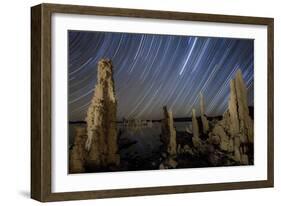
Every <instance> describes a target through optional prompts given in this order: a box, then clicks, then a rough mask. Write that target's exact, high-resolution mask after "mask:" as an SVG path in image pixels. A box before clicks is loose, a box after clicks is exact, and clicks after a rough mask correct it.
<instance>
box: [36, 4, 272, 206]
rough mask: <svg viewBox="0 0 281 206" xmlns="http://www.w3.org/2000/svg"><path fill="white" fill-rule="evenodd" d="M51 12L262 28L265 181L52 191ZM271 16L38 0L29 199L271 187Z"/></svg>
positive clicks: (53, 199) (92, 197) (43, 200)
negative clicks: (264, 38) (40, 0)
mask: <svg viewBox="0 0 281 206" xmlns="http://www.w3.org/2000/svg"><path fill="white" fill-rule="evenodd" d="M54 13H66V14H78V15H98V16H114V17H129V18H130V17H136V18H147V19H168V20H182V21H193V22H220V23H232V24H245V25H247V24H250V25H264V26H266V27H267V54H268V56H267V79H268V85H267V87H268V89H267V92H268V94H267V95H268V96H267V98H268V99H267V103H268V108H267V110H268V113H267V114H268V122H267V128H268V130H267V142H268V145H267V179H266V180H261V181H243V182H230V183H215V184H210V183H209V184H195V185H181V186H173V185H171V186H162V187H148V188H133V189H110V190H96V191H79V192H61V193H54V192H52V190H51V185H52V181H51V178H52V172H51V171H52V170H51V165H52V163H51V144H52V142H51V134H52V133H51V121H52V115H51V109H52V108H51V98H52V94H51V87H52V85H51V78H52V75H51V57H52V55H51V46H52V45H51V28H52V27H51V26H52V25H51V17H52V15H53V14H54ZM273 37H274V20H273V19H272V18H261V17H244V16H228V15H214V14H199V13H183V12H169V11H150V10H136V9H121V8H103V7H92V6H76V5H58V4H40V5H37V6H34V7H32V8H31V198H33V199H36V200H38V201H42V202H49V201H65V200H81V199H94V198H109V197H125V196H139V195H160V194H172V193H188V192H204V191H220V190H235V189H250V188H265V187H273V183H274V161H273V154H274V142H273V135H274V128H273V125H274V122H273V121H274V117H273V114H274V113H273V110H274V105H273V102H274V95H273V94H274V90H273V85H274V83H273V79H274V78H273V58H274V55H273V45H274V44H273Z"/></svg>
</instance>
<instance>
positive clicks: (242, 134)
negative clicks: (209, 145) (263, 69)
mask: <svg viewBox="0 0 281 206" xmlns="http://www.w3.org/2000/svg"><path fill="white" fill-rule="evenodd" d="M209 137H210V139H212V140H213V142H215V141H214V140H217V138H218V137H219V139H220V148H221V149H222V150H224V151H227V152H229V153H233V159H234V160H235V161H237V162H239V163H241V164H249V158H248V155H247V152H248V145H249V144H253V120H252V119H251V117H250V115H249V109H248V102H247V88H246V86H245V83H244V80H243V77H242V73H241V70H238V71H237V73H236V75H235V78H234V79H233V80H231V82H230V97H229V102H228V110H227V111H226V112H225V113H224V115H223V119H222V120H221V121H219V122H218V123H217V124H216V125H215V126H214V128H213V130H212V132H211V133H209Z"/></svg>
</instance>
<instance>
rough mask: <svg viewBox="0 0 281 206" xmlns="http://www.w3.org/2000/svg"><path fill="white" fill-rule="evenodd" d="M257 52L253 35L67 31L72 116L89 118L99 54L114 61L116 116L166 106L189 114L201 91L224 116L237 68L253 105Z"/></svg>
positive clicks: (212, 111) (149, 113)
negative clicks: (249, 37)
mask: <svg viewBox="0 0 281 206" xmlns="http://www.w3.org/2000/svg"><path fill="white" fill-rule="evenodd" d="M253 54H254V40H251V39H232V38H214V37H192V36H176V35H156V34H131V33H112V32H88V31H68V111H69V120H71V121H76V120H84V119H85V115H86V111H87V108H88V106H89V104H90V101H91V98H92V96H93V92H94V86H95V83H96V75H97V62H98V61H99V60H100V59H101V58H109V59H111V60H112V62H113V65H114V80H115V89H116V95H117V100H118V114H117V117H118V119H122V118H139V119H161V118H162V107H163V106H164V105H167V106H168V108H170V109H171V110H172V111H173V115H174V116H175V117H186V116H190V114H191V110H192V108H195V109H196V110H197V111H198V109H199V93H200V92H202V94H203V95H204V98H205V104H206V114H207V115H208V116H217V115H221V114H222V113H223V112H224V111H225V110H226V108H227V103H228V97H229V91H230V89H229V82H230V80H231V79H232V78H233V77H234V75H235V73H236V71H237V70H238V69H241V70H242V73H243V78H244V79H245V82H246V84H247V88H248V103H249V105H253V103H254V102H253V101H254V100H253V96H254V95H253V93H254V79H253V78H254V56H253Z"/></svg>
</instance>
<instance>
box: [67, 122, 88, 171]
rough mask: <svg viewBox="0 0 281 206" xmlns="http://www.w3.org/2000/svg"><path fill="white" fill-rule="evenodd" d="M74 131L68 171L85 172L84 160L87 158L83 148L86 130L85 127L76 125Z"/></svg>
mask: <svg viewBox="0 0 281 206" xmlns="http://www.w3.org/2000/svg"><path fill="white" fill-rule="evenodd" d="M75 132H76V134H75V137H74V144H73V147H72V149H71V150H70V154H69V155H70V160H69V172H70V173H82V172H85V160H86V158H87V152H86V150H85V142H86V140H87V132H86V128H85V127H76V128H75Z"/></svg>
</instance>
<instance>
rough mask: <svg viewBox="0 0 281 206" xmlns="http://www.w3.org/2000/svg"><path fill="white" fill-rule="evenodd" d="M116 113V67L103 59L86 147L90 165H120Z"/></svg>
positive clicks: (99, 68)
mask: <svg viewBox="0 0 281 206" xmlns="http://www.w3.org/2000/svg"><path fill="white" fill-rule="evenodd" d="M116 115H117V101H116V97H115V89H114V81H113V66H112V63H111V61H110V60H108V59H101V60H100V61H99V63H98V74H97V83H96V86H95V90H94V96H93V99H92V101H91V104H90V106H89V108H88V111H87V117H86V122H87V134H88V139H87V142H86V145H85V147H86V150H87V151H88V152H89V156H88V159H87V165H90V167H93V168H103V167H108V166H110V165H112V166H118V165H119V164H120V156H119V154H118V145H117V123H116Z"/></svg>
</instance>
